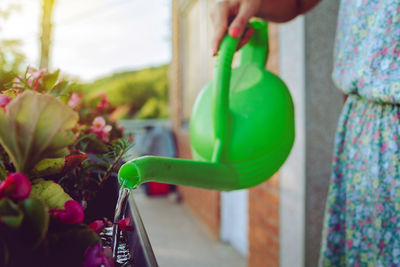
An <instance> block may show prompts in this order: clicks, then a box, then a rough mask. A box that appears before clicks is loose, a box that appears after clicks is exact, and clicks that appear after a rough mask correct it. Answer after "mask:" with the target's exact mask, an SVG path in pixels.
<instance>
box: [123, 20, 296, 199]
mask: <svg viewBox="0 0 400 267" xmlns="http://www.w3.org/2000/svg"><path fill="white" fill-rule="evenodd" d="M252 27H253V28H254V30H255V31H254V34H253V36H252V38H251V39H250V42H249V44H247V45H246V46H244V47H243V48H242V49H241V50H242V54H241V59H240V64H239V66H238V67H237V68H235V69H233V70H232V69H231V65H232V61H233V55H234V54H235V50H236V47H237V45H238V42H239V40H237V39H234V38H232V37H230V36H226V37H225V38H224V40H223V41H222V43H221V46H220V51H219V52H218V55H217V63H216V67H215V71H214V77H213V80H212V81H211V82H210V83H209V84H207V85H206V86H205V87H204V88H203V90H202V91H201V93H200V94H199V96H198V97H197V99H196V102H195V105H194V108H193V112H192V117H191V120H190V143H191V148H192V155H193V158H194V160H184V159H170V158H161V157H142V158H138V159H135V160H133V161H131V162H128V163H126V164H124V165H123V166H122V167H121V169H120V171H119V181H120V183H121V184H124V185H125V186H128V187H133V186H137V185H138V184H140V183H142V182H146V181H158V182H164V183H171V184H179V185H188V186H193V187H201V188H207V189H215V190H224V191H229V190H236V189H242V188H248V187H251V186H254V185H257V184H259V183H261V182H263V181H265V180H267V179H268V178H270V177H271V176H272V175H273V174H274V173H275V172H276V171H277V170H278V169H279V168H280V167H281V165H282V164H283V163H284V161H285V160H286V158H287V157H288V155H289V153H290V150H291V148H292V146H293V142H294V107H293V102H292V99H291V96H290V93H289V90H288V88H287V87H286V85H285V83H284V82H283V81H282V80H281V79H280V78H279V77H278V76H276V75H275V74H273V73H271V72H269V71H267V70H265V62H266V58H267V56H268V52H267V51H268V30H267V26H266V22H264V21H255V22H252Z"/></svg>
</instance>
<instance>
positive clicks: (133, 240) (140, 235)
mask: <svg viewBox="0 0 400 267" xmlns="http://www.w3.org/2000/svg"><path fill="white" fill-rule="evenodd" d="M133 195H134V194H132V193H131V195H130V196H129V206H128V208H127V214H126V216H127V217H129V218H131V222H132V223H133V225H134V228H135V229H134V231H132V232H129V233H128V240H129V250H130V253H131V258H132V259H133V266H140V267H142V266H143V267H157V266H158V264H157V261H156V258H155V256H154V253H153V249H152V247H151V244H150V241H149V238H148V236H147V233H146V229H145V227H144V224H143V221H142V218H141V217H140V214H139V210H138V208H137V205H136V203H135V199H134V196H133Z"/></svg>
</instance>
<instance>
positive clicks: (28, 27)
mask: <svg viewBox="0 0 400 267" xmlns="http://www.w3.org/2000/svg"><path fill="white" fill-rule="evenodd" d="M41 2H42V0H1V1H0V9H3V8H4V7H7V6H9V5H10V4H19V5H20V7H21V10H19V11H14V12H13V13H12V15H11V16H10V18H9V19H8V20H7V21H6V22H5V24H4V23H3V24H2V25H0V39H20V40H22V41H23V46H22V50H23V52H24V53H25V55H26V56H27V62H26V63H27V65H30V66H38V64H39V41H38V40H39V24H40V16H41ZM170 17H171V11H170V0H146V1H144V0H56V4H55V10H54V13H53V22H54V28H53V29H54V30H53V34H54V35H53V46H52V50H51V55H50V58H51V62H50V69H61V71H62V72H63V73H66V74H68V75H71V76H74V77H79V78H81V80H83V81H91V80H94V79H96V78H99V77H102V76H106V75H109V74H111V73H112V72H115V71H123V70H132V69H139V68H143V67H147V66H156V65H160V64H164V63H168V62H169V61H170V59H171V48H170V47H171V44H170V35H171V30H170Z"/></svg>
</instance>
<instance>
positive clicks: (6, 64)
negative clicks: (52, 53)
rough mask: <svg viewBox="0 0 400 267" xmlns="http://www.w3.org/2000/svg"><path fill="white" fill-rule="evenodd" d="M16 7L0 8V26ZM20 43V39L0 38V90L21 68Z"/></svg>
mask: <svg viewBox="0 0 400 267" xmlns="http://www.w3.org/2000/svg"><path fill="white" fill-rule="evenodd" d="M16 9H18V7H16V6H9V8H8V9H6V10H1V9H0V26H1V25H2V22H3V21H5V20H6V19H7V18H8V17H9V16H10V15H11V14H12V12H13V11H15V10H16ZM0 30H1V28H0ZM21 44H22V42H21V41H20V40H14V39H10V40H0V92H1V91H3V90H5V84H7V83H9V82H11V81H12V80H13V78H14V77H15V75H16V74H17V73H18V72H19V71H20V70H21V68H22V64H23V63H24V61H25V55H24V54H23V53H22V52H21Z"/></svg>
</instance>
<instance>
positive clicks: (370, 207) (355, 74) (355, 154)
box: [319, 0, 400, 267]
mask: <svg viewBox="0 0 400 267" xmlns="http://www.w3.org/2000/svg"><path fill="white" fill-rule="evenodd" d="M333 80H334V81H335V83H336V85H337V86H338V88H341V90H342V91H343V92H344V93H345V94H347V95H349V97H348V98H347V101H346V103H345V105H344V108H343V111H342V115H341V117H340V120H339V126H338V130H337V134H336V138H335V150H334V159H333V167H332V168H333V170H332V176H331V184H330V189H329V193H328V198H327V203H326V211H325V218H324V227H323V234H322V235H323V238H322V246H321V253H320V261H319V265H320V266H385V267H386V266H400V0H342V2H341V7H340V12H339V21H338V28H337V38H336V44H335V66H334V71H333Z"/></svg>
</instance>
